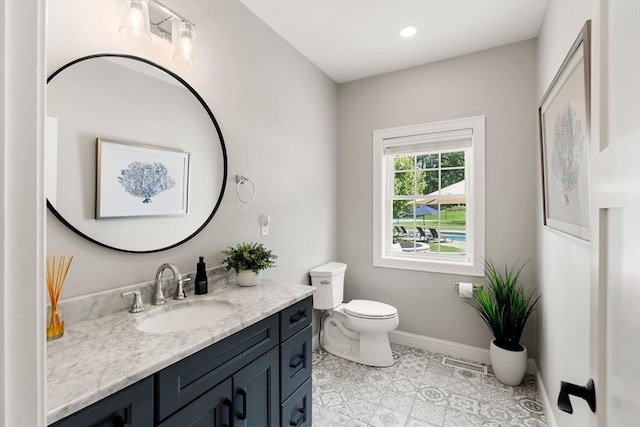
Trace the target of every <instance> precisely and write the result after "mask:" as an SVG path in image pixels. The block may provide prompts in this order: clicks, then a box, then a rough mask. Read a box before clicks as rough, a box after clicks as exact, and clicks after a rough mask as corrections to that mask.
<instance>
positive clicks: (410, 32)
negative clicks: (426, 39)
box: [400, 27, 418, 37]
mask: <svg viewBox="0 0 640 427" xmlns="http://www.w3.org/2000/svg"><path fill="white" fill-rule="evenodd" d="M417 32H418V29H417V28H416V27H405V28H403V29H402V30H400V35H401V36H402V37H412V36H415V35H416V33H417Z"/></svg>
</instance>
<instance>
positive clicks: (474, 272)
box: [373, 256, 484, 277]
mask: <svg viewBox="0 0 640 427" xmlns="http://www.w3.org/2000/svg"><path fill="white" fill-rule="evenodd" d="M373 266H374V267H383V268H395V269H399V270H412V271H424V272H429V273H443V274H456V275H463V276H476V277H484V265H483V264H482V263H479V262H475V263H466V262H447V261H438V260H426V259H420V260H418V259H407V258H403V257H394V256H381V257H375V258H374V260H373Z"/></svg>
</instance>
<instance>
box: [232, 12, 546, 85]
mask: <svg viewBox="0 0 640 427" xmlns="http://www.w3.org/2000/svg"><path fill="white" fill-rule="evenodd" d="M240 1H241V2H242V3H243V4H244V5H245V6H246V7H248V8H249V9H250V10H251V11H252V12H253V13H255V14H256V15H257V16H258V17H259V18H260V19H262V20H263V21H264V22H265V23H266V24H267V25H269V26H270V27H271V28H273V29H274V30H275V31H276V32H277V33H278V34H280V36H282V37H283V38H284V39H285V40H287V41H288V42H289V43H291V45H293V46H294V47H295V48H296V49H298V50H299V51H300V52H301V53H302V54H303V55H305V56H306V57H307V58H309V60H311V61H312V62H313V63H314V64H316V65H317V66H318V67H319V68H320V69H322V70H323V71H324V72H325V73H327V74H328V75H329V76H330V77H331V78H332V79H333V80H335V81H336V82H338V83H344V82H348V81H351V80H357V79H361V78H364V77H370V76H374V75H378V74H383V73H387V72H390V71H396V70H401V69H404V68H409V67H413V66H416V65H422V64H426V63H429V62H435V61H439V60H442V59H446V58H452V57H454V56H459V55H464V54H466V53H470V52H477V51H480V50H484V49H488V48H492V47H496V46H501V45H505V44H509V43H514V42H517V41H521V40H527V39H530V38H534V37H536V36H537V35H538V31H539V29H540V24H541V22H542V18H543V15H544V11H545V8H546V5H547V0H240ZM409 25H412V26H415V27H417V29H418V33H417V34H416V35H415V36H414V37H412V38H409V39H405V38H402V37H400V35H399V31H400V30H401V29H402V28H404V27H406V26H409Z"/></svg>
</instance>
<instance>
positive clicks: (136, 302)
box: [122, 291, 144, 313]
mask: <svg viewBox="0 0 640 427" xmlns="http://www.w3.org/2000/svg"><path fill="white" fill-rule="evenodd" d="M129 295H133V301H131V306H130V307H129V313H141V312H143V311H144V304H142V294H141V293H140V291H129V292H123V293H122V297H126V296H129Z"/></svg>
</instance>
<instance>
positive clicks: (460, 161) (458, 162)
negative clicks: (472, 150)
mask: <svg viewBox="0 0 640 427" xmlns="http://www.w3.org/2000/svg"><path fill="white" fill-rule="evenodd" d="M441 161H442V167H443V168H450V167H454V166H464V151H456V152H453V153H442V160H441Z"/></svg>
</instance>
